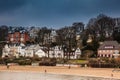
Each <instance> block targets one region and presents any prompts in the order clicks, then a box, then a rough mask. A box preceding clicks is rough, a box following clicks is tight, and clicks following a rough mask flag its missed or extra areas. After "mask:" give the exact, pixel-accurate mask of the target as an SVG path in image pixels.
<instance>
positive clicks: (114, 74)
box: [0, 66, 120, 79]
mask: <svg viewBox="0 0 120 80" xmlns="http://www.w3.org/2000/svg"><path fill="white" fill-rule="evenodd" d="M113 70H114V69H113V68H88V67H86V68H81V67H71V68H70V69H69V68H68V67H65V66H64V67H63V66H10V67H9V69H7V67H6V66H0V71H26V72H29V71H30V72H32V71H33V72H41V73H45V72H46V73H52V74H68V75H80V76H92V77H104V78H116V79H120V69H115V71H113Z"/></svg>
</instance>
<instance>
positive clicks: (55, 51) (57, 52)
mask: <svg viewBox="0 0 120 80" xmlns="http://www.w3.org/2000/svg"><path fill="white" fill-rule="evenodd" d="M63 54H64V52H63V50H62V48H61V47H59V46H55V47H54V48H52V49H51V50H50V51H49V57H51V58H53V57H56V58H63V56H64V55H63Z"/></svg>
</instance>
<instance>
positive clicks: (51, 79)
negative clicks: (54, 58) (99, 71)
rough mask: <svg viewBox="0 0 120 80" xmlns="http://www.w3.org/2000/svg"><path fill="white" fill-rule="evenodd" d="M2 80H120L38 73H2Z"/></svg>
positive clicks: (0, 79) (0, 78)
mask: <svg viewBox="0 0 120 80" xmlns="http://www.w3.org/2000/svg"><path fill="white" fill-rule="evenodd" d="M0 80H120V79H110V78H109V79H108V78H96V77H84V76H75V75H62V74H61V75H60V74H48V73H38V72H7V71H1V72H0Z"/></svg>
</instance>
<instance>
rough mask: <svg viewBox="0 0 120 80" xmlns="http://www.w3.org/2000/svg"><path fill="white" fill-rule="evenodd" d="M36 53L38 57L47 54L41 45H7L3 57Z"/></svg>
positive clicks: (30, 55) (25, 55) (28, 55)
mask: <svg viewBox="0 0 120 80" xmlns="http://www.w3.org/2000/svg"><path fill="white" fill-rule="evenodd" d="M34 55H38V57H43V56H45V52H44V51H43V50H42V49H41V48H40V46H39V45H30V46H25V45H24V44H20V45H16V44H14V45H7V44H6V45H5V47H4V48H3V53H2V57H5V56H8V57H12V56H14V57H19V56H24V57H33V56H34Z"/></svg>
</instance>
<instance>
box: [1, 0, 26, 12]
mask: <svg viewBox="0 0 120 80" xmlns="http://www.w3.org/2000/svg"><path fill="white" fill-rule="evenodd" d="M25 3H26V0H0V13H2V12H5V11H11V10H14V9H17V8H19V7H21V6H23V5H24V4H25Z"/></svg>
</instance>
